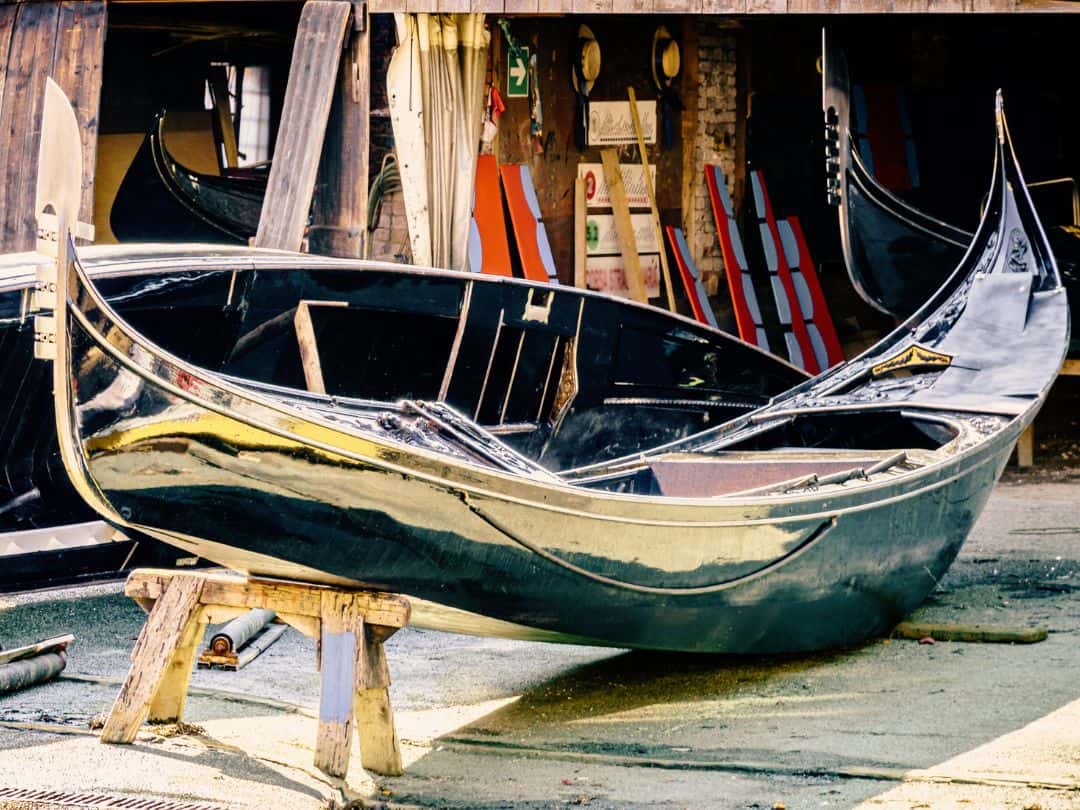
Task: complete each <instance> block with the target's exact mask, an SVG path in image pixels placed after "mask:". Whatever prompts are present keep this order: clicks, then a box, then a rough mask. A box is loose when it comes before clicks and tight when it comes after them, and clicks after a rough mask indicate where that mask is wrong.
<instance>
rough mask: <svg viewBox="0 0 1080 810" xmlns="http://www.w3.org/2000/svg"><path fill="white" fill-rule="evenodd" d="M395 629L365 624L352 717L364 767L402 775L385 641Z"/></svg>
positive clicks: (379, 771) (387, 773)
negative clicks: (359, 676) (357, 686)
mask: <svg viewBox="0 0 1080 810" xmlns="http://www.w3.org/2000/svg"><path fill="white" fill-rule="evenodd" d="M395 629H396V628H392V627H389V628H383V627H376V626H373V625H370V624H369V625H367V626H365V627H364V635H363V646H364V668H363V670H364V671H363V677H362V678H361V682H360V688H359V689H357V690H356V695H355V696H354V698H353V717H354V719H355V721H356V730H357V732H358V733H359V736H360V762H361V764H362V765H363V766H364V770H367V771H373V772H375V773H379V774H383V775H385V776H400V775H401V773H402V770H403V769H402V765H401V744H400V742H399V740H398V736H397V729H396V728H395V726H394V712H393V710H392V709H391V707H390V691H389V689H390V667H389V666H388V665H387V662H386V650H385V648H384V647H383V642H384V641H386V639H387V638H388V637H389V635H391V634H392V633H393V632H394V630H395Z"/></svg>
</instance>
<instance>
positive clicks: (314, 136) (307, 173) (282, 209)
mask: <svg viewBox="0 0 1080 810" xmlns="http://www.w3.org/2000/svg"><path fill="white" fill-rule="evenodd" d="M349 12H350V7H349V5H348V4H346V3H344V2H336V0H307V2H306V3H305V4H304V10H303V11H302V12H301V14H300V25H299V26H298V27H297V29H296V43H295V44H294V45H293V55H292V63H291V64H290V66H289V84H288V88H287V89H286V91H285V106H284V108H283V109H282V111H281V127H280V129H279V130H278V137H277V142H276V143H275V144H274V162H273V164H272V166H271V168H270V178H269V180H268V181H267V185H266V197H265V198H264V199H263V207H262V215H261V216H260V218H259V231H258V233H257V234H256V235H255V244H256V245H257V246H259V247H269V248H277V249H279V250H299V249H300V247H301V245H302V244H303V241H304V229H305V226H306V224H307V220H308V214H309V213H310V210H311V198H312V194H313V193H314V191H315V175H316V173H317V171H318V168H319V157H320V155H321V153H322V146H323V138H324V137H325V135H326V122H327V119H328V117H329V115H330V105H331V101H332V99H333V94H334V86H335V79H336V77H337V75H338V68H339V67H340V65H341V48H342V45H343V43H344V41H345V31H346V26H347V24H348V21H349ZM365 182H366V180H365Z"/></svg>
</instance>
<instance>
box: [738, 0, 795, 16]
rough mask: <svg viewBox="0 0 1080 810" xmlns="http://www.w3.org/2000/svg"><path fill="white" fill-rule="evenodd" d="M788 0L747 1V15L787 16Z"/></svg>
mask: <svg viewBox="0 0 1080 810" xmlns="http://www.w3.org/2000/svg"><path fill="white" fill-rule="evenodd" d="M787 10H788V9H787V0H746V13H747V14H786V13H787Z"/></svg>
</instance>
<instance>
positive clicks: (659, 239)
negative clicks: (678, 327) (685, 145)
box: [626, 87, 676, 312]
mask: <svg viewBox="0 0 1080 810" xmlns="http://www.w3.org/2000/svg"><path fill="white" fill-rule="evenodd" d="M626 92H627V93H628V94H629V96H630V117H631V118H632V119H633V120H634V134H635V135H637V142H638V151H639V152H641V168H642V169H644V170H645V193H646V194H648V195H649V209H650V212H651V213H652V222H653V229H654V230H655V231H656V244H657V245H658V246H659V248H660V269H661V270H662V271H663V273H664V289H665V290H666V291H667V301H668V309H670V310H671V311H672V312H675V311H676V310H675V290H674V288H673V287H672V286H671V271H670V270H669V269H668V262H667V251H666V250H665V249H664V232H663V231H662V230H661V228H660V210H659V209H658V208H657V206H656V190H655V189H654V188H653V182H652V175H650V174H649V156H648V154H646V152H645V136H644V135H642V133H641V119H640V118H638V109H637V96H635V95H634V88H633V87H628V88H626Z"/></svg>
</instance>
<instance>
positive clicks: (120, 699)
mask: <svg viewBox="0 0 1080 810" xmlns="http://www.w3.org/2000/svg"><path fill="white" fill-rule="evenodd" d="M124 592H125V593H126V594H127V595H128V596H130V597H131V598H132V599H134V600H135V601H136V602H138V603H139V605H141V606H142V608H143V609H144V610H146V611H147V613H148V615H147V619H146V623H145V624H144V625H143V628H142V631H141V632H140V633H139V638H138V640H137V641H136V642H135V648H134V650H132V653H131V669H130V670H129V671H128V675H127V678H126V679H125V680H124V684H123V686H122V687H121V689H120V694H119V695H118V696H117V698H116V702H115V703H114V704H113V707H112V710H111V711H110V712H109V717H108V719H107V720H106V722H105V728H104V729H103V730H102V733H101V741H102V742H105V743H131V742H133V741H134V740H135V736H136V734H137V733H138V731H139V727H140V726H141V725H142V724H143V722H145V721H146V720H150V721H152V722H170V721H179V720H180V719H181V715H182V714H183V709H184V700H185V698H186V697H187V690H188V683H189V682H190V680H191V671H192V668H193V664H194V661H195V653H196V649H197V648H198V645H199V642H200V641H201V639H202V637H203V634H204V631H205V629H206V625H207V624H219V623H221V622H225V621H228V620H230V619H233V618H235V617H236V616H239V615H241V614H243V613H245V612H246V611H248V610H249V609H251V608H266V609H268V610H272V611H274V612H275V613H276V614H277V617H278V620H280V621H282V622H285V623H286V624H289V625H291V626H292V627H295V628H296V629H297V630H299V631H300V632H301V633H303V634H304V635H306V636H310V637H311V638H314V639H316V640H317V641H318V647H319V661H318V663H319V669H320V672H321V673H322V685H321V695H320V701H319V726H318V733H317V737H316V742H315V765H316V767H318V768H319V769H321V770H322V771H324V772H325V773H327V774H329V775H331V776H335V777H344V776H345V774H346V772H347V770H348V766H349V749H350V747H351V744H352V730H353V728H354V724H355V728H356V729H357V730H358V732H359V736H360V744H361V750H360V759H361V762H362V764H363V766H364V768H365V770H369V771H373V772H375V773H380V774H386V775H397V774H400V773H401V751H400V747H399V745H398V738H397V732H396V730H395V728H394V715H393V712H392V710H391V708H390V699H389V694H388V688H389V686H390V671H389V668H388V667H387V664H386V655H385V653H384V651H383V642H384V641H386V639H387V638H389V637H390V636H391V635H393V634H394V633H395V632H396V631H397V630H398V629H399V628H401V627H404V626H405V625H406V624H407V623H408V621H409V602H408V600H407V599H405V598H404V597H401V596H395V595H393V594H384V593H375V592H371V591H360V590H344V589H339V588H328V587H321V586H318V585H308V584H304V583H296V582H282V581H278V580H259V579H250V578H246V577H242V576H238V575H235V574H227V573H196V572H179V571H159V570H153V569H140V570H137V571H134V572H132V574H131V575H130V576H129V577H128V581H127V585H126V587H125V589H124Z"/></svg>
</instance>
